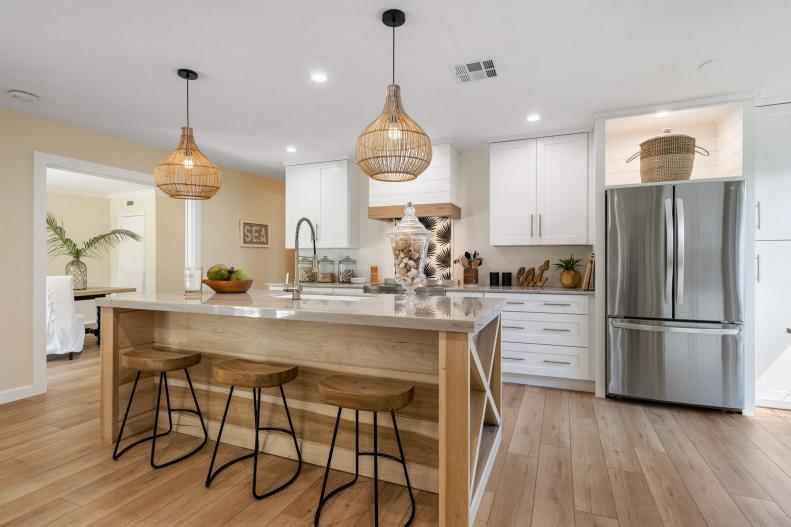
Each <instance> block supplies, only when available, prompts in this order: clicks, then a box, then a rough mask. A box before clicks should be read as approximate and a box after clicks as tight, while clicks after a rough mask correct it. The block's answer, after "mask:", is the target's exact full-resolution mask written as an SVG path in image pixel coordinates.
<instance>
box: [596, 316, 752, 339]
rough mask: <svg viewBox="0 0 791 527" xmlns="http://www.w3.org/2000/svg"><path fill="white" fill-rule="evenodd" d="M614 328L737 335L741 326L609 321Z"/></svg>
mask: <svg viewBox="0 0 791 527" xmlns="http://www.w3.org/2000/svg"><path fill="white" fill-rule="evenodd" d="M610 324H611V325H612V327H614V328H618V329H636V330H639V331H657V332H660V333H693V334H697V335H738V334H739V333H741V332H742V330H741V328H699V327H694V326H657V325H654V324H637V323H633V322H616V321H614V320H613V321H610Z"/></svg>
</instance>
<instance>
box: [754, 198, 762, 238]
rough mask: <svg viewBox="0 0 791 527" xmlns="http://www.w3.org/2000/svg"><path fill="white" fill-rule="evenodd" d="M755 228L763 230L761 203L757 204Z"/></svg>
mask: <svg viewBox="0 0 791 527" xmlns="http://www.w3.org/2000/svg"><path fill="white" fill-rule="evenodd" d="M755 228H756V229H758V230H759V231H760V230H761V202H760V201H756V202H755Z"/></svg>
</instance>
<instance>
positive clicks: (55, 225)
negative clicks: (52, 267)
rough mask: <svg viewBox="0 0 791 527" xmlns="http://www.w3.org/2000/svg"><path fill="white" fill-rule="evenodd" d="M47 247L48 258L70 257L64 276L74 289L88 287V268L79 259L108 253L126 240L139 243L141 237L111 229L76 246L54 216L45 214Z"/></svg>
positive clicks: (122, 230)
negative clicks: (70, 281) (65, 275)
mask: <svg viewBox="0 0 791 527" xmlns="http://www.w3.org/2000/svg"><path fill="white" fill-rule="evenodd" d="M47 234H48V237H47V246H48V247H49V254H50V256H70V257H71V258H72V260H71V261H70V262H69V263H67V264H66V274H67V275H71V277H72V281H73V282H74V289H85V288H86V287H88V266H86V265H85V262H83V261H82V260H81V258H95V257H97V256H99V255H100V254H101V253H103V252H105V251H109V250H110V249H112V248H113V247H115V246H116V245H118V244H119V243H121V242H123V241H126V240H133V241H136V242H139V241H140V240H142V239H143V237H142V236H140V235H139V234H137V233H136V232H134V231H130V230H127V229H113V230H111V231H109V232H105V233H103V234H97V235H96V236H94V237H92V238H89V239H88V240H85V241H84V242H82V245H78V244H77V243H76V242H75V241H74V240H72V239H71V238H69V237H68V236H67V235H66V228H65V227H64V226H63V224H61V223H59V222H58V220H57V218H55V215H54V214H52V213H51V212H47Z"/></svg>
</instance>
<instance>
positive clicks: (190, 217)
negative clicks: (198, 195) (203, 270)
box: [184, 199, 203, 268]
mask: <svg viewBox="0 0 791 527" xmlns="http://www.w3.org/2000/svg"><path fill="white" fill-rule="evenodd" d="M202 208H203V207H202V203H201V202H200V201H197V200H191V199H188V200H185V201H184V267H185V268H187V267H201V262H202V258H201V255H202V247H201V232H202V229H201V217H202Z"/></svg>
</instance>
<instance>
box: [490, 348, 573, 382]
mask: <svg viewBox="0 0 791 527" xmlns="http://www.w3.org/2000/svg"><path fill="white" fill-rule="evenodd" d="M556 347H557V346H545V348H548V349H549V350H550V351H553V350H552V348H556ZM583 351H584V352H583V353H582V354H580V355H561V354H558V353H554V352H553V353H532V352H526V351H514V350H509V351H506V350H505V349H503V356H502V361H503V372H505V373H521V374H528V375H542V376H545V377H562V378H567V379H588V377H589V375H588V363H589V361H588V353H587V352H588V350H586V349H585V350H583Z"/></svg>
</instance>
